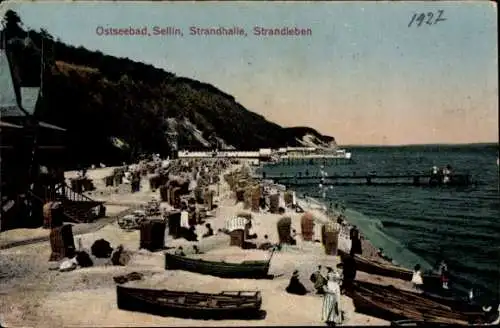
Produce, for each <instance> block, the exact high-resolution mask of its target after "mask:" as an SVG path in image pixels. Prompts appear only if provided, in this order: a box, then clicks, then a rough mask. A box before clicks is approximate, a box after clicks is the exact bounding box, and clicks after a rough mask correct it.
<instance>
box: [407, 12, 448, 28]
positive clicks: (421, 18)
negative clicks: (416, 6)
mask: <svg viewBox="0 0 500 328" xmlns="http://www.w3.org/2000/svg"><path fill="white" fill-rule="evenodd" d="M445 20H446V18H444V10H438V11H436V12H428V13H427V14H425V13H415V14H413V16H412V17H411V20H410V23H409V24H408V27H411V26H412V25H414V26H417V27H420V26H421V25H422V24H424V23H425V24H427V25H435V24H437V23H439V22H442V21H445Z"/></svg>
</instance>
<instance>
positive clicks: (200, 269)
mask: <svg viewBox="0 0 500 328" xmlns="http://www.w3.org/2000/svg"><path fill="white" fill-rule="evenodd" d="M271 256H272V255H271ZM270 262H271V259H269V260H267V261H244V262H241V263H226V262H212V261H204V260H201V259H192V258H189V257H185V256H178V255H174V254H169V253H165V269H166V270H184V271H190V272H196V273H201V274H207V275H211V276H216V277H221V278H240V279H267V278H271V276H269V275H268V271H269V264H270Z"/></svg>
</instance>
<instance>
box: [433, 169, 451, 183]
mask: <svg viewBox="0 0 500 328" xmlns="http://www.w3.org/2000/svg"><path fill="white" fill-rule="evenodd" d="M451 175H452V169H451V165H446V166H445V167H443V168H441V169H439V168H438V167H437V166H433V167H432V171H431V178H433V179H438V180H441V182H443V183H448V182H449V181H450V178H451Z"/></svg>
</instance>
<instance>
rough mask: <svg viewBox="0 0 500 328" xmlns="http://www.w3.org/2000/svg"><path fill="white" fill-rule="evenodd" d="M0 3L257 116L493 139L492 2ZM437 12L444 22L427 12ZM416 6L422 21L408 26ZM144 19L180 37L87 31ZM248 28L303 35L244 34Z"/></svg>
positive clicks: (400, 140)
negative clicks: (192, 82)
mask: <svg viewBox="0 0 500 328" xmlns="http://www.w3.org/2000/svg"><path fill="white" fill-rule="evenodd" d="M2 5H3V8H0V9H1V10H6V9H8V8H9V9H13V10H15V11H16V12H18V14H19V15H20V17H21V19H22V21H23V23H24V25H25V26H26V27H29V28H33V29H40V28H45V29H46V30H48V31H49V33H51V34H52V35H53V36H54V37H56V38H60V39H61V40H62V41H63V42H66V43H68V44H72V45H75V46H80V45H81V46H84V47H85V48H87V49H91V50H100V51H102V52H103V53H106V54H109V55H114V56H118V57H128V58H130V59H133V60H136V61H141V62H145V63H149V64H152V65H154V66H156V67H158V68H162V69H165V70H167V71H170V72H173V73H175V74H177V75H178V76H184V77H189V78H194V79H197V80H200V81H203V82H207V83H210V84H213V85H214V86H216V87H218V88H219V89H221V90H222V91H224V92H226V93H229V94H231V95H233V96H234V97H235V99H236V101H238V102H239V103H240V104H242V105H243V106H245V107H246V108H247V109H249V110H251V111H254V112H257V113H259V114H262V115H264V116H265V117H266V118H267V119H268V120H271V121H274V122H277V123H279V124H281V125H283V126H310V127H313V128H315V129H317V130H318V131H319V132H321V133H323V134H327V135H331V136H334V137H335V138H336V139H337V142H338V143H339V144H341V145H355V144H377V145H398V144H426V143H475V142H495V143H497V142H498V45H497V19H496V18H497V13H496V11H497V8H496V5H495V4H494V3H493V2H487V1H484V2H482V1H481V2H456V1H454V2H416V1H412V2H406V3H399V2H398V3H382V2H345V3H344V2H320V3H310V2H309V3H307V2H302V3H301V2H293V3H269V2H267V3H265V2H253V3H252V2H229V3H228V2H226V3H217V2H202V3H193V2H184V3H182V2H181V3H179V2H177V3H168V2H151V3H148V2H140V3H139V2H137V3H134V2H124V3H123V2H122V3H120V2H46V1H42V2H40V1H38V2H37V1H35V2H24V3H19V2H10V3H7V4H5V3H4V4H2ZM2 5H0V6H2ZM1 10H0V14H2V16H3V13H2V12H1ZM440 10H441V11H442V15H441V18H445V20H441V21H435V19H436V17H437V16H438V15H439V11H440ZM428 12H431V13H433V20H429V22H430V23H433V24H431V25H428V24H426V22H427V21H428V18H429V17H430V15H427V13H428ZM419 13H425V14H426V15H427V17H426V20H425V22H424V23H423V24H422V25H421V26H417V25H416V24H415V23H416V22H415V21H414V23H413V24H412V26H410V27H408V24H409V23H410V21H411V18H412V16H413V15H414V14H419ZM155 26H158V27H165V28H166V27H175V28H179V29H181V30H182V32H183V36H165V35H164V36H159V35H156V36H155V35H150V36H123V35H122V36H103V35H98V33H97V30H98V28H99V27H102V28H128V27H133V28H144V27H147V29H148V32H149V33H150V34H153V33H151V32H152V31H153V29H154V27H155ZM192 26H194V27H199V28H209V27H226V28H230V27H233V26H235V27H239V28H243V29H244V30H245V32H246V36H199V35H189V31H190V30H189V29H190V27H192ZM256 26H257V27H264V28H282V27H292V28H293V27H298V28H304V29H311V35H306V36H256V35H254V34H253V31H254V28H255V27H256Z"/></svg>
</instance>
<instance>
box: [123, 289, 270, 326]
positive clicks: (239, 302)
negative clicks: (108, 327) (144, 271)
mask: <svg viewBox="0 0 500 328" xmlns="http://www.w3.org/2000/svg"><path fill="white" fill-rule="evenodd" d="M245 293H246V294H247V295H245ZM116 296H117V305H118V308H119V309H121V310H128V311H136V312H143V313H149V314H154V315H160V316H171V317H179V318H192V319H216V320H217V319H218V320H222V319H242V320H248V319H255V318H259V317H260V316H262V313H261V306H262V298H261V295H260V292H223V293H220V294H207V293H187V292H176V291H169V290H155V289H141V288H131V287H124V286H119V285H118V286H116Z"/></svg>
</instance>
